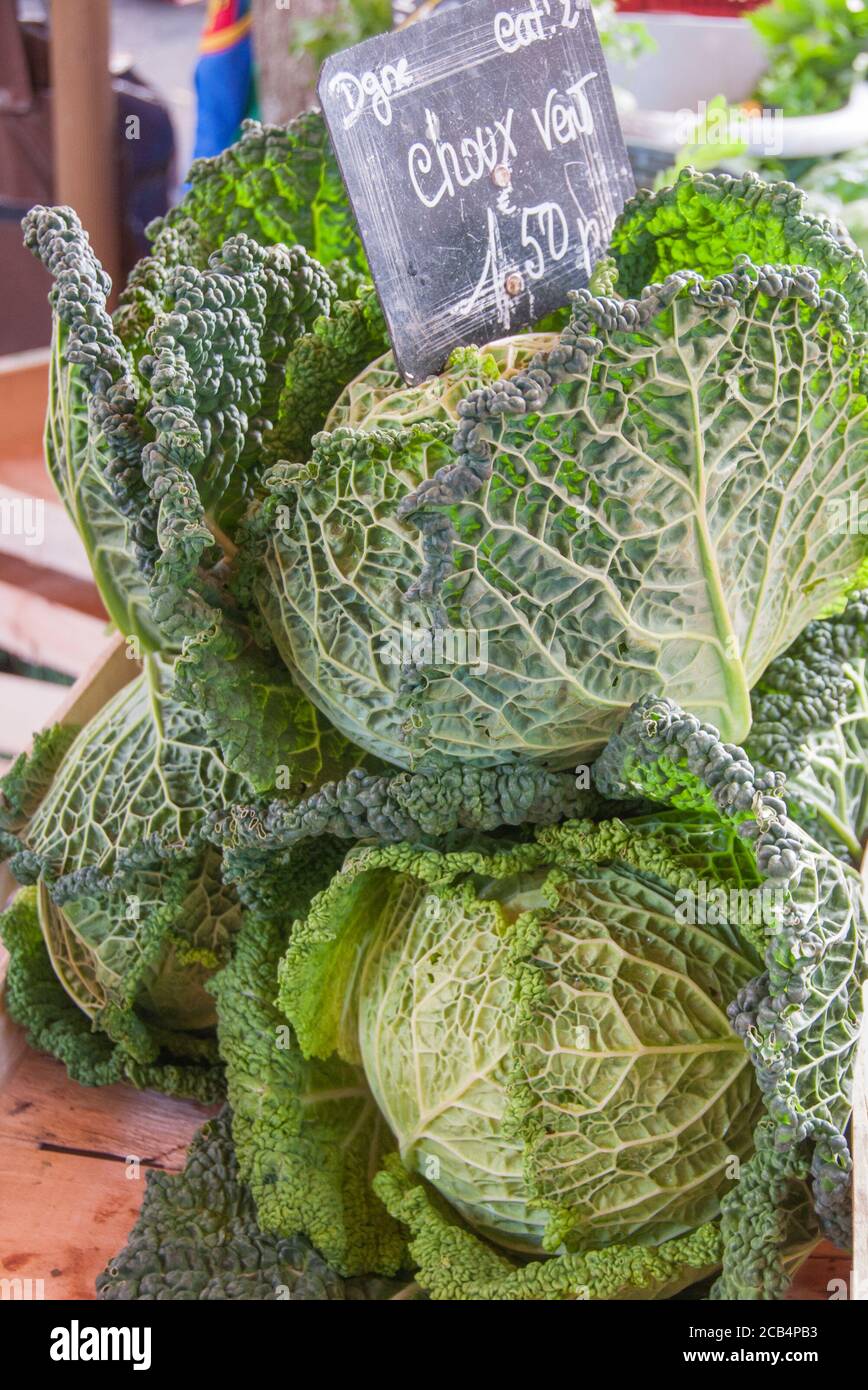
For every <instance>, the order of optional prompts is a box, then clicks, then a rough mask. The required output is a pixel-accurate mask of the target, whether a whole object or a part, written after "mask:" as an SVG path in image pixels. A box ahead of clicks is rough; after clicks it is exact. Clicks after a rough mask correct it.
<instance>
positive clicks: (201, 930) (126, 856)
mask: <svg viewBox="0 0 868 1390" xmlns="http://www.w3.org/2000/svg"><path fill="white" fill-rule="evenodd" d="M170 681H171V668H170V667H168V666H167V665H165V664H164V663H163V662H162V661H161V660H160V659H159V658H157V657H153V656H152V657H148V658H146V661H145V669H144V671H143V672H142V674H141V675H140V676H139V677H137V678H136V679H135V680H134V681H132V682H131V683H130V684H129V685H127V686H125V687H124V688H123V689H122V690H121V691H119V692H118V694H117V695H116V696H115V697H114V698H113V699H112V700H111V701H109V703H108V704H107V705H106V706H105V707H104V708H103V709H102V710H101V711H100V713H99V714H98V715H97V716H96V717H95V718H94V719H93V720H92V721H91V722H90V723H89V724H88V725H87V726H86V727H85V728H84V729H83V730H82V731H81V732H80V733H79V734H78V735H77V736H76V737H75V739H74V740H73V742H72V743H71V745H69V746H68V747H67V748H66V751H65V755H64V756H63V758H62V760H61V761H60V763H59V765H58V764H57V761H56V757H55V756H54V750H53V743H54V740H52V739H51V738H50V737H49V738H48V739H43V740H40V741H38V743H37V746H36V748H35V750H34V754H33V763H34V766H33V769H32V771H29V770H28V761H27V760H26V759H22V760H19V762H18V763H17V764H16V765H15V767H13V769H12V772H11V773H10V776H9V779H8V795H7V791H6V785H5V784H4V788H3V793H4V794H3V800H2V804H0V815H2V820H3V822H4V823H5V824H6V826H7V828H8V829H7V836H6V845H5V848H6V849H7V851H8V850H9V849H12V848H13V846H14V847H15V848H16V850H17V852H16V853H15V854H14V856H13V858H12V861H11V864H12V869H13V872H14V873H15V875H16V877H17V878H18V879H19V881H21V882H33V881H37V880H38V896H37V905H38V918H39V924H40V926H41V931H42V937H43V939H44V943H45V947H46V948H47V951H48V954H49V956H50V959H51V962H52V964H53V967H54V972H55V976H56V981H57V982H58V985H57V987H58V989H60V988H61V987H62V988H63V989H64V990H65V991H66V992H67V994H68V995H69V997H70V999H71V1000H72V1001H73V1002H74V1003H75V1005H76V1006H77V1008H78V1009H80V1010H81V1011H82V1021H83V1022H84V1023H86V1025H87V1027H88V1028H90V1027H94V1028H98V1029H100V1030H101V1031H102V1032H103V1033H105V1034H106V1035H107V1037H108V1038H110V1039H111V1040H112V1041H113V1042H114V1043H115V1044H116V1045H117V1047H118V1049H119V1052H120V1053H121V1054H122V1055H123V1067H124V1070H125V1074H127V1075H129V1076H130V1077H131V1078H132V1077H133V1073H134V1072H135V1074H136V1077H137V1078H138V1083H137V1084H143V1085H147V1084H153V1082H149V1081H148V1079H147V1078H148V1076H150V1075H151V1074H152V1073H153V1069H154V1068H157V1069H159V1068H165V1066H167V1065H170V1061H169V1060H168V1059H171V1065H174V1063H175V1061H179V1062H189V1064H190V1066H191V1068H192V1074H193V1077H194V1078H196V1077H200V1076H201V1075H202V1074H203V1073H207V1075H208V1076H209V1077H211V1078H212V1079H211V1080H209V1081H208V1082H207V1085H208V1086H209V1087H210V1090H211V1092H213V1091H214V1081H213V1074H214V1071H215V1064H216V1045H215V1040H214V1036H213V1030H214V1024H215V1011H214V1006H213V1000H212V999H211V997H210V995H208V994H207V993H206V992H205V989H204V985H205V982H206V980H207V979H208V978H209V977H210V975H212V974H213V973H214V971H215V970H216V969H219V968H220V967H221V966H222V965H223V964H225V962H226V960H227V958H228V955H229V951H230V948H231V942H232V938H233V936H234V935H235V933H236V931H237V930H238V926H239V924H240V916H241V913H240V905H239V902H238V899H237V897H236V895H235V893H234V890H232V889H231V888H227V887H226V886H224V884H223V882H222V880H221V875H220V865H219V857H218V855H217V853H216V852H215V850H214V849H212V848H211V847H209V846H207V845H203V846H197V845H196V843H195V831H196V827H197V824H198V823H200V822H201V820H202V818H203V817H204V816H205V815H206V814H207V813H208V811H209V810H210V811H212V812H213V811H216V809H217V808H218V807H221V806H223V805H225V803H226V801H227V800H231V799H233V798H237V797H238V796H240V795H241V794H242V789H243V790H244V792H245V793H246V791H247V787H246V784H245V783H242V782H240V781H239V780H238V779H237V778H234V777H233V776H232V774H231V773H230V772H229V771H228V769H227V768H226V766H225V764H224V763H223V762H222V760H221V759H220V757H219V755H218V754H217V753H216V752H215V751H214V750H213V749H212V748H211V746H210V745H209V744H208V742H207V739H205V738H204V737H203V731H202V726H201V723H200V722H199V721H198V720H197V718H196V716H195V714H194V713H193V712H192V711H191V710H189V709H188V708H187V707H186V706H183V705H180V704H179V703H178V702H177V701H176V700H174V699H173V698H172V697H171V696H170V694H169V693H168V686H169V684H170ZM62 742H63V744H64V745H65V743H66V740H65V739H64V740H63V741H62ZM49 768H51V769H52V772H53V775H51V777H50V778H49V776H48V770H49ZM37 790H41V791H42V795H41V799H40V800H38V803H37V799H36V792H37ZM12 832H14V834H13V833H12ZM40 969H41V966H40ZM26 994H27V991H26V990H25V991H24V993H23V995H22V998H23V1000H24V1003H23V1004H22V1006H21V1008H22V1010H23V1011H24V1012H25V1013H26V1012H27V1010H28V1008H29V1005H28V1004H27V998H26ZM52 1007H53V1006H52ZM31 1031H34V1032H35V1033H36V1034H37V1035H39V1034H45V1029H44V1028H43V1027H42V1026H41V1025H40V1026H39V1027H36V1028H32V1029H31ZM45 1035H46V1036H48V1035H47V1034H45ZM61 1055H63V1053H61ZM136 1069H138V1070H136ZM158 1084H159V1077H158ZM203 1084H205V1083H203ZM182 1085H184V1086H186V1087H187V1089H188V1090H189V1089H190V1085H189V1084H188V1083H187V1082H184V1081H183V1079H176V1078H174V1076H169V1078H168V1081H167V1086H166V1088H167V1089H178V1088H179V1087H180V1086H182Z"/></svg>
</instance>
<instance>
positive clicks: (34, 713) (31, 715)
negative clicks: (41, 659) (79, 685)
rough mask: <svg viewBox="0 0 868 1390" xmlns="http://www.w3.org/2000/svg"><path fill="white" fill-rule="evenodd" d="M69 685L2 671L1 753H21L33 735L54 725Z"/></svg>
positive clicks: (0, 701) (0, 707)
mask: <svg viewBox="0 0 868 1390" xmlns="http://www.w3.org/2000/svg"><path fill="white" fill-rule="evenodd" d="M67 690H68V687H67V686H63V685H56V684H55V683H54V682H53V681H35V680H31V679H30V677H29V676H9V675H6V673H5V672H3V671H0V752H3V753H20V752H21V750H22V748H26V747H27V745H28V744H29V743H30V740H31V738H32V737H33V734H34V733H35V732H36V731H37V730H39V729H42V728H44V727H45V725H46V724H54V723H55V722H56V719H57V711H58V709H59V708H60V706H61V704H62V703H63V700H64V696H65V695H66V693H67Z"/></svg>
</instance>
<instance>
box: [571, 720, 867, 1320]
mask: <svg viewBox="0 0 868 1390" xmlns="http://www.w3.org/2000/svg"><path fill="white" fill-rule="evenodd" d="M594 776H595V780H596V782H597V785H598V787H599V789H600V791H602V792H603V793H604V794H607V795H621V796H623V795H626V794H629V793H630V792H632V793H633V794H634V795H642V796H647V797H650V798H652V799H653V800H661V801H667V802H669V803H670V804H674V805H680V806H684V807H690V806H703V805H705V806H707V805H708V804H709V800H710V801H711V804H713V805H714V806H715V807H716V808H717V810H718V812H719V813H721V814H723V815H725V816H727V817H729V818H732V819H733V820H734V821H735V822H736V823H737V824H738V825H739V826H740V833H742V834H744V835H747V836H748V837H749V838H752V839H753V840H754V843H755V848H756V856H757V864H758V867H759V869H760V872H761V873H762V874H763V875H764V876H765V877H766V878H768V880H769V882H770V883H771V884H779V885H785V886H786V897H787V902H786V909H785V910H784V911H783V912H782V913H781V915H780V919H779V922H778V924H777V927H776V929H775V930H774V931H772V932H771V933H770V935H769V938H768V941H767V944H766V947H765V955H764V960H765V971H764V972H763V973H762V974H761V975H759V976H758V977H757V978H756V979H755V980H754V981H752V982H751V983H750V984H749V985H748V986H747V987H746V988H745V989H743V990H741V991H740V992H739V995H738V996H737V998H736V999H735V1000H734V1001H733V1003H732V1004H731V1005H730V1008H729V1016H730V1019H731V1021H732V1024H733V1027H734V1028H735V1029H736V1031H737V1032H738V1033H739V1035H740V1036H742V1037H743V1038H744V1040H745V1045H746V1046H747V1047H748V1049H749V1051H750V1053H751V1056H752V1057H753V1061H754V1065H755V1067H756V1072H757V1078H758V1081H759V1084H760V1087H761V1089H762V1091H763V1095H764V1097H765V1101H766V1107H767V1110H768V1112H769V1116H770V1120H771V1122H772V1126H771V1129H772V1133H771V1140H770V1144H771V1148H772V1150H773V1153H772V1160H773V1161H772V1160H768V1161H765V1160H761V1161H759V1163H760V1168H761V1169H764V1175H763V1173H762V1172H761V1173H757V1172H756V1171H755V1170H752V1172H753V1176H752V1177H751V1179H750V1181H749V1182H748V1183H747V1184H746V1186H745V1189H744V1190H743V1194H744V1195H743V1196H742V1195H740V1187H741V1185H740V1184H739V1185H738V1186H737V1187H736V1189H735V1190H734V1193H733V1194H732V1195H731V1197H730V1198H729V1199H728V1202H729V1208H728V1210H729V1216H728V1220H729V1222H730V1223H731V1226H735V1227H737V1228H738V1230H739V1231H740V1236H739V1239H738V1240H735V1241H730V1242H729V1243H728V1245H727V1249H728V1250H729V1251H730V1252H731V1260H730V1261H727V1260H725V1261H724V1272H723V1276H722V1284H721V1287H722V1288H723V1289H726V1288H729V1287H732V1286H733V1285H737V1286H738V1287H740V1288H744V1287H747V1286H749V1287H753V1288H754V1290H755V1294H754V1296H756V1297H762V1296H763V1294H762V1292H761V1290H762V1289H768V1288H770V1287H771V1288H777V1289H780V1288H781V1287H782V1286H783V1283H784V1279H785V1276H784V1271H783V1269H782V1266H781V1240H780V1222H779V1221H777V1220H776V1219H774V1212H773V1211H770V1213H769V1221H768V1223H767V1225H766V1226H765V1228H764V1230H763V1231H762V1233H761V1234H760V1236H759V1238H754V1239H751V1236H750V1232H751V1231H752V1230H753V1229H754V1227H753V1225H752V1221H753V1218H752V1216H751V1211H752V1207H753V1206H754V1205H755V1201H756V1196H755V1191H754V1185H755V1183H756V1181H757V1180H759V1181H760V1185H761V1187H762V1188H763V1189H764V1190H765V1191H766V1194H767V1195H768V1194H769V1192H770V1191H775V1190H777V1191H779V1190H780V1186H781V1184H782V1183H786V1182H788V1181H790V1180H792V1181H796V1180H798V1179H800V1178H801V1177H802V1175H803V1171H804V1168H805V1164H806V1155H807V1162H809V1164H810V1171H811V1174H812V1178H813V1189H814V1201H815V1206H816V1210H817V1214H818V1216H819V1218H820V1222H821V1225H822V1227H823V1229H824V1231H825V1232H826V1234H827V1235H828V1236H829V1237H830V1238H831V1239H832V1240H834V1241H836V1242H837V1243H838V1244H841V1245H845V1244H847V1243H848V1240H849V1222H850V1210H849V1202H850V1172H851V1166H852V1164H851V1158H850V1153H849V1149H848V1145H847V1140H846V1137H845V1130H846V1127H847V1124H848V1122H849V1117H850V1111H851V1105H852V1076H853V1061H854V1056H855V1050H856V1045H857V1042H858V1038H859V1031H860V1026H861V1022H862V1008H863V1005H862V988H863V984H864V981H865V979H866V974H868V970H866V940H865V920H866V916H865V908H866V901H865V884H864V882H863V881H862V879H861V878H860V876H859V875H858V874H856V873H855V872H854V871H853V870H852V869H850V868H849V867H848V866H847V865H845V864H844V863H842V862H841V861H840V860H838V859H837V858H835V857H834V856H833V855H830V854H828V853H825V852H823V851H822V850H821V849H820V847H819V846H818V845H816V844H815V842H814V841H812V840H811V839H810V838H809V836H807V835H806V834H805V832H804V831H803V830H802V829H801V828H800V827H799V826H798V825H797V824H796V823H795V822H794V821H792V820H791V819H790V818H789V817H788V815H787V813H786V806H785V804H784V802H783V801H781V799H780V797H779V795H776V794H775V792H777V791H779V790H780V788H781V785H782V783H783V775H782V774H780V773H778V774H773V773H768V772H766V773H759V774H758V773H755V772H754V769H753V767H752V765H751V763H750V762H749V760H748V758H747V756H746V754H745V753H744V751H743V750H742V749H740V748H734V747H733V746H732V745H727V744H723V745H722V744H721V743H720V741H719V739H718V738H717V735H716V731H715V730H713V729H709V728H708V727H706V726H701V725H700V724H699V723H698V721H697V720H696V719H694V718H692V717H691V716H685V715H684V714H683V712H681V711H680V710H678V709H676V708H674V707H673V706H672V705H671V704H670V702H668V701H665V700H662V701H654V700H651V699H649V700H646V701H644V702H642V703H641V704H640V705H638V706H637V707H636V708H635V709H634V710H633V711H632V712H631V714H630V716H629V717H628V719H627V720H626V722H625V725H624V727H623V728H622V730H621V731H620V733H619V734H618V735H617V736H616V737H615V738H614V739H612V740H611V742H610V744H609V746H608V747H607V749H606V751H605V753H604V754H603V756H602V757H601V758H600V759H599V760H598V762H597V763H596V764H595V767H594ZM723 1296H726V1295H725V1294H724V1295H723ZM739 1296H745V1295H744V1294H740V1295H739Z"/></svg>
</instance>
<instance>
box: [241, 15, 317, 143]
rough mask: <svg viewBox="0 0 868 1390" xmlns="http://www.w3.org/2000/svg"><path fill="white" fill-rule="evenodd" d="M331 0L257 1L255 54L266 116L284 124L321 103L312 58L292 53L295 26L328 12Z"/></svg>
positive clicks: (260, 102)
mask: <svg viewBox="0 0 868 1390" xmlns="http://www.w3.org/2000/svg"><path fill="white" fill-rule="evenodd" d="M331 9H333V4H332V3H330V0H291V4H288V5H282V4H279V3H278V4H276V3H275V0H253V5H252V14H253V56H254V58H255V60H256V68H257V73H258V77H259V106H260V110H261V111H262V119H263V120H264V121H269V122H272V123H273V124H275V125H284V124H285V123H286V122H287V121H288V120H290V119H291V117H293V116H297V115H299V113H300V112H302V111H306V110H307V109H308V108H309V107H311V106H316V105H317V100H316V82H317V78H318V76H319V73H318V72H316V71H315V70H314V65H313V63H312V62H311V61H310V59H309V58H304V59H302V60H299V59H298V58H291V57H290V56H289V41H290V37H291V35H292V30H293V26H294V25H295V23H296V22H297V21H298V20H299V19H310V18H311V17H312V16H313V15H320V14H323V13H324V12H325V13H327V12H328V11H329V10H331Z"/></svg>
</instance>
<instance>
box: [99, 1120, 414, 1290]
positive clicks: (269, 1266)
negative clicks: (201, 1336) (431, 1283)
mask: <svg viewBox="0 0 868 1390" xmlns="http://www.w3.org/2000/svg"><path fill="white" fill-rule="evenodd" d="M230 1119H231V1117H230V1113H229V1111H228V1109H224V1110H223V1111H222V1112H221V1114H220V1115H219V1116H218V1117H217V1119H215V1120H209V1121H208V1123H207V1124H205V1125H203V1126H202V1128H201V1129H200V1130H199V1132H198V1134H197V1135H196V1137H195V1139H194V1140H193V1143H192V1145H191V1147H190V1152H189V1154H188V1155H187V1163H186V1166H185V1168H184V1171H183V1172H182V1173H158V1172H150V1173H148V1175H147V1184H148V1185H147V1189H146V1191H145V1197H144V1201H143V1202H142V1209H141V1212H140V1213H139V1218H138V1220H137V1222H136V1224H135V1226H134V1227H133V1230H132V1232H131V1234H130V1239H129V1241H128V1243H127V1245H126V1246H125V1247H124V1249H123V1250H122V1251H121V1252H120V1253H119V1254H117V1255H115V1256H114V1258H113V1259H112V1260H110V1261H109V1264H108V1266H107V1268H106V1269H105V1271H104V1273H102V1274H100V1275H99V1276H98V1278H97V1281H96V1288H97V1297H98V1298H100V1299H105V1300H150V1299H172V1300H186V1301H193V1300H212V1299H219V1300H228V1301H231V1302H236V1301H238V1300H242V1299H255V1300H263V1299H266V1300H268V1299H275V1300H287V1301H295V1300H313V1299H316V1300H322V1299H347V1298H351V1299H358V1298H376V1299H388V1298H391V1297H393V1296H394V1294H395V1292H396V1291H398V1290H399V1289H400V1287H401V1286H400V1285H396V1284H394V1283H392V1282H390V1281H388V1280H377V1279H366V1280H363V1279H347V1280H344V1279H341V1278H340V1277H339V1275H337V1274H336V1273H335V1271H334V1270H333V1269H330V1268H329V1266H328V1264H327V1263H326V1261H325V1260H324V1259H323V1258H322V1256H321V1255H319V1254H318V1253H317V1252H316V1250H314V1249H313V1247H312V1246H311V1245H310V1243H309V1242H308V1241H306V1240H305V1239H304V1237H303V1236H298V1235H292V1236H290V1237H285V1236H279V1235H274V1234H272V1233H270V1232H263V1231H262V1230H260V1229H259V1228H258V1227H257V1224H256V1212H255V1209H254V1205H253V1199H252V1197H251V1196H250V1193H249V1191H248V1189H247V1188H246V1187H245V1185H244V1183H243V1182H242V1180H241V1178H240V1176H239V1173H238V1167H237V1164H236V1160H235V1155H234V1152H233V1149H232V1141H231V1129H230Z"/></svg>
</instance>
